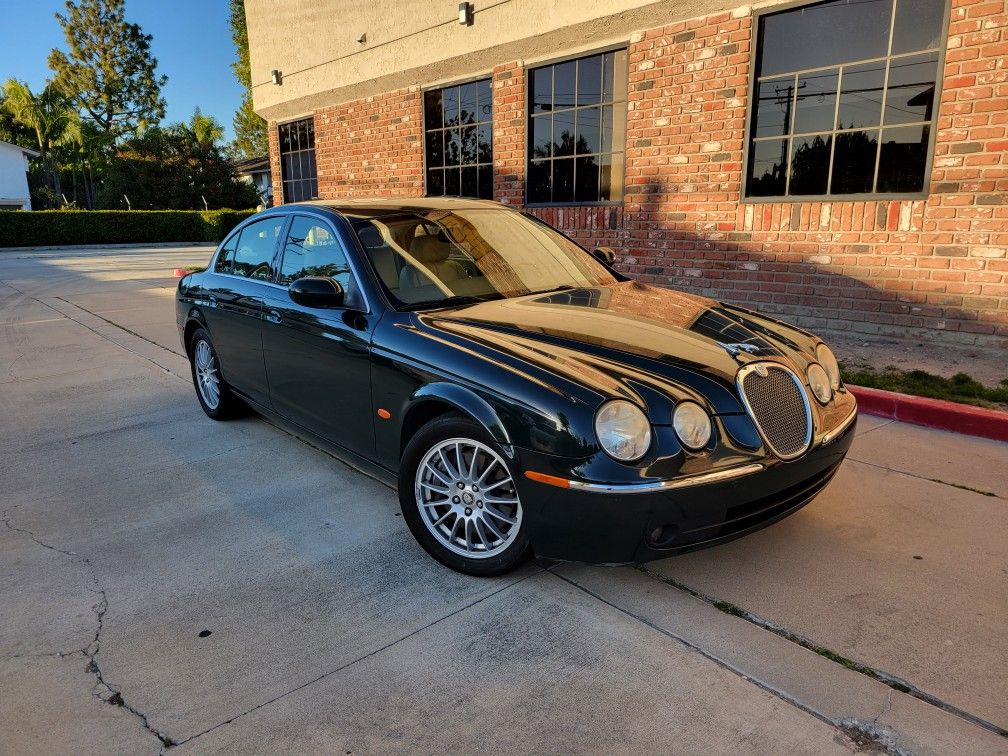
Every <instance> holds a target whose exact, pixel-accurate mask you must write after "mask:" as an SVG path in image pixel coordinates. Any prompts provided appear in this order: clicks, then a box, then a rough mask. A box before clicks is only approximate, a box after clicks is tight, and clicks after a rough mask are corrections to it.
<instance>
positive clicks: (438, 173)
mask: <svg viewBox="0 0 1008 756" xmlns="http://www.w3.org/2000/svg"><path fill="white" fill-rule="evenodd" d="M427 194H428V195H430V196H431V197H440V196H441V195H443V194H444V171H442V170H435V171H427Z"/></svg>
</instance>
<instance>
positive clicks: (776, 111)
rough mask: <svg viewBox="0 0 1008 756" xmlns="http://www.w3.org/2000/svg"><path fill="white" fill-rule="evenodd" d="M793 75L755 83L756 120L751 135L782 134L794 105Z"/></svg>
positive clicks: (786, 131) (786, 130)
mask: <svg viewBox="0 0 1008 756" xmlns="http://www.w3.org/2000/svg"><path fill="white" fill-rule="evenodd" d="M794 83H795V79H794V77H793V76H787V77H785V78H781V79H768V80H767V81H761V82H760V83H759V84H758V85H757V92H758V94H757V101H756V122H755V126H754V128H753V136H758V137H764V136H784V135H785V134H787V133H788V128H789V123H788V118H789V117H790V115H791V109H792V108H793V107H794Z"/></svg>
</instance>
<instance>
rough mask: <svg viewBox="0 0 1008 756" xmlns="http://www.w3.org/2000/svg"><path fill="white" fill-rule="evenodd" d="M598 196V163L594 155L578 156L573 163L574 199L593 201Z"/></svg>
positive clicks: (577, 200) (576, 200)
mask: <svg viewBox="0 0 1008 756" xmlns="http://www.w3.org/2000/svg"><path fill="white" fill-rule="evenodd" d="M598 196H599V167H598V163H596V162H595V158H594V157H584V158H578V159H577V160H576V161H575V163H574V201H575V202H595V201H596V200H597V199H598Z"/></svg>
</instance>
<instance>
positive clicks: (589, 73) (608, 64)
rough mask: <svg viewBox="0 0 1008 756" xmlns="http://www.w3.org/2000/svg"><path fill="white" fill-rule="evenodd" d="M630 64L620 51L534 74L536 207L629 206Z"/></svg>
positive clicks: (532, 199)
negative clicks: (625, 166) (625, 168)
mask: <svg viewBox="0 0 1008 756" xmlns="http://www.w3.org/2000/svg"><path fill="white" fill-rule="evenodd" d="M626 60H627V58H626V50H615V51H613V52H607V53H602V54H599V55H591V56H588V57H586V58H579V59H577V60H569V61H563V62H560V63H556V64H551V65H548V66H543V67H542V68H539V69H533V70H532V71H530V72H529V77H530V90H531V91H530V94H529V112H530V116H529V119H530V123H529V125H528V139H529V145H528V154H529V164H528V170H527V176H528V180H527V182H526V193H527V201H528V202H529V203H530V204H536V203H557V204H559V203H570V202H599V201H619V200H620V199H622V191H623V156H622V151H623V150H624V149H625V141H626V138H625V133H626V129H625V125H626V124H625V118H626V102H625V99H626V76H627V70H626ZM547 82H549V83H552V88H550V87H549V86H547ZM587 155H592V156H593V157H592V158H591V159H586V158H582V157H579V156H587ZM542 159H549V160H550V161H551V162H540V161H541V160H542ZM617 166H618V168H617Z"/></svg>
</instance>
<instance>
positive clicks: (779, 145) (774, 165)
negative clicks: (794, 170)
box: [746, 139, 787, 197]
mask: <svg viewBox="0 0 1008 756" xmlns="http://www.w3.org/2000/svg"><path fill="white" fill-rule="evenodd" d="M786 155H787V140H786V139H769V140H767V141H763V142H753V143H752V147H751V148H750V150H749V176H748V178H747V182H746V185H747V189H746V193H747V194H748V195H750V196H752V197H780V196H783V195H784V188H785V186H786V176H785V171H784V166H785V163H786V162H787V159H786V157H785V156H786Z"/></svg>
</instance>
